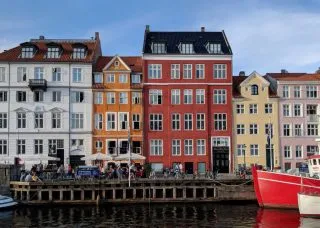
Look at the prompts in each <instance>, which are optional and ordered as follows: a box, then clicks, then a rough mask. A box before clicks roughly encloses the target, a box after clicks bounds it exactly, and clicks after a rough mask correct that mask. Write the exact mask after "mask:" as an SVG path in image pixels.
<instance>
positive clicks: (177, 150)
mask: <svg viewBox="0 0 320 228" xmlns="http://www.w3.org/2000/svg"><path fill="white" fill-rule="evenodd" d="M171 155H172V156H181V139H172V141H171Z"/></svg>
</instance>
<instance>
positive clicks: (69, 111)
mask: <svg viewBox="0 0 320 228" xmlns="http://www.w3.org/2000/svg"><path fill="white" fill-rule="evenodd" d="M70 87H71V64H70V63H69V86H68V90H69V94H68V102H69V110H68V123H69V124H68V128H69V129H68V136H69V137H68V140H69V142H68V143H69V144H68V145H69V151H68V156H69V164H70V160H71V159H70V151H71V127H70V122H71V120H70V117H71V115H70V114H71V88H70ZM69 164H68V165H69Z"/></svg>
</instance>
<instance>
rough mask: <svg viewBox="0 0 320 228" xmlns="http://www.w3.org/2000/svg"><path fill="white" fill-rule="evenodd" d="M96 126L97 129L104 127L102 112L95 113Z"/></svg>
mask: <svg viewBox="0 0 320 228" xmlns="http://www.w3.org/2000/svg"><path fill="white" fill-rule="evenodd" d="M94 128H95V129H97V130H101V129H102V128H103V115H102V114H101V113H96V114H94Z"/></svg>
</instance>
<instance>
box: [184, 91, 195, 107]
mask: <svg viewBox="0 0 320 228" xmlns="http://www.w3.org/2000/svg"><path fill="white" fill-rule="evenodd" d="M183 103H184V104H193V90H192V89H184V90H183Z"/></svg>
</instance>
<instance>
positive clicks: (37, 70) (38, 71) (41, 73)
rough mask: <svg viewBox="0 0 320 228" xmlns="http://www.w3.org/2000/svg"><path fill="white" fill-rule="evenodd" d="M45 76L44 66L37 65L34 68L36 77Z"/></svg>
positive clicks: (41, 77)
mask: <svg viewBox="0 0 320 228" xmlns="http://www.w3.org/2000/svg"><path fill="white" fill-rule="evenodd" d="M43 78H44V68H43V67H35V68H34V79H43Z"/></svg>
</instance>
